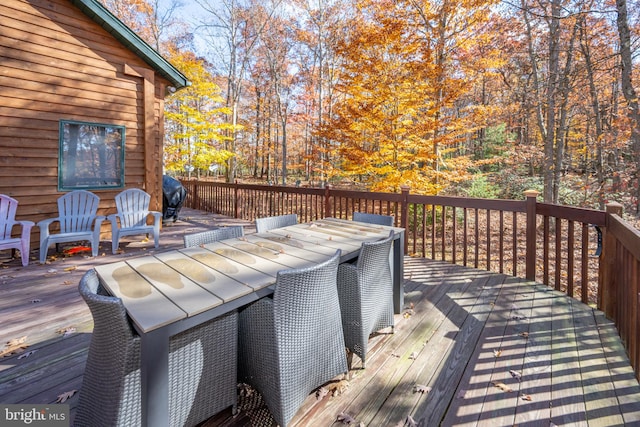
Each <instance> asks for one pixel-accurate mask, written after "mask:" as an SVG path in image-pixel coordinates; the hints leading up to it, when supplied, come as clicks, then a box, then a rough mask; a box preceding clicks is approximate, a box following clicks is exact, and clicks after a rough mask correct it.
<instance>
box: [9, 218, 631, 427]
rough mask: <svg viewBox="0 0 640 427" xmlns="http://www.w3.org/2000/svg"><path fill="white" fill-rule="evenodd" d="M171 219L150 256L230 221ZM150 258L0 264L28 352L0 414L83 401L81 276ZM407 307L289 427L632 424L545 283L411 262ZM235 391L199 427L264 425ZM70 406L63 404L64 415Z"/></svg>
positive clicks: (608, 332)
mask: <svg viewBox="0 0 640 427" xmlns="http://www.w3.org/2000/svg"><path fill="white" fill-rule="evenodd" d="M182 217H183V219H184V220H185V221H181V222H179V223H176V224H175V225H174V226H171V227H165V228H164V229H163V231H162V234H161V244H162V248H161V250H165V249H168V248H173V247H178V246H180V245H181V244H182V234H184V233H185V232H187V233H190V232H195V231H199V230H200V229H203V228H206V227H208V226H211V225H215V224H219V223H223V224H231V223H237V222H235V221H234V220H228V219H225V218H221V217H215V216H212V215H207V214H201V213H198V212H196V211H186V212H183V215H182ZM247 226H248V228H247V232H250V231H251V228H250V227H251V226H250V225H249V224H247ZM102 245H103V251H107V250H108V248H109V247H110V246H109V245H110V242H103V244H102ZM152 250H153V247H152V243H140V242H132V244H131V245H129V246H128V247H127V248H125V251H124V253H123V254H120V255H115V256H113V255H110V251H109V252H108V253H109V255H106V256H101V257H98V258H96V259H85V258H84V257H82V256H73V257H68V258H64V259H58V260H55V261H53V262H52V263H51V264H48V265H44V266H43V265H38V264H37V262H36V263H34V264H32V265H30V266H29V267H26V268H22V267H21V265H20V263H19V261H17V260H10V261H9V260H8V259H7V258H6V257H7V255H4V254H5V252H3V253H2V256H4V258H0V262H2V261H5V262H4V263H3V265H2V271H1V277H0V295H1V296H2V298H0V324H2V330H1V331H0V339H2V340H3V341H4V342H7V341H9V340H12V339H16V338H20V337H22V336H26V337H27V338H26V344H28V347H27V348H26V349H24V351H22V352H21V353H17V354H13V355H10V356H7V357H4V358H2V359H1V361H0V402H1V403H53V402H55V401H56V399H57V398H58V396H59V395H61V394H63V393H65V392H68V391H71V390H79V389H80V386H81V380H82V371H83V367H84V359H85V357H86V350H87V346H88V343H89V339H90V331H91V315H90V314H89V311H88V309H87V308H86V305H84V302H83V301H82V300H81V299H80V297H79V296H78V293H77V283H78V281H79V278H80V276H81V275H82V274H83V273H84V271H86V270H87V269H89V268H91V267H92V266H93V265H95V264H96V263H105V262H112V261H115V260H117V258H118V257H126V256H135V255H141V254H148V253H150V252H151V251H152ZM101 252H102V251H101ZM32 255H33V256H35V253H34V254H32ZM405 304H406V308H405V310H404V312H403V313H402V314H400V315H397V316H396V328H395V333H394V334H388V333H381V334H379V335H377V336H375V337H372V338H371V348H370V352H369V355H368V358H367V368H366V369H364V370H362V369H359V367H358V365H357V363H356V364H355V366H354V368H355V369H353V370H352V371H351V373H350V378H348V382H341V383H334V385H335V384H341V385H343V386H344V385H347V384H348V386H346V387H344V388H343V389H342V390H341V392H340V393H336V395H335V396H334V395H333V393H331V392H329V393H328V394H327V395H326V396H324V397H322V398H317V397H316V396H315V395H311V396H309V397H308V398H307V400H306V401H305V403H304V405H303V406H302V408H301V409H300V411H299V412H298V414H297V415H296V417H295V418H294V420H293V422H292V425H295V426H331V425H335V426H338V425H342V423H340V422H339V421H338V418H339V417H343V418H347V421H348V420H349V418H348V417H351V418H352V419H353V421H351V425H366V426H402V425H421V426H423V427H430V426H436V425H444V426H453V425H455V426H459V425H487V426H491V427H495V426H511V425H518V426H550V425H558V426H562V425H565V426H568V425H571V426H581V425H582V426H587V425H588V426H607V425H640V386H639V385H638V381H637V380H636V379H635V377H634V374H633V370H632V369H631V367H630V365H629V362H628V359H627V357H626V355H625V352H624V349H623V347H622V344H621V343H620V339H619V337H618V335H617V331H616V329H615V327H614V325H613V324H612V323H611V322H610V321H608V320H606V319H605V318H604V316H603V315H602V314H601V313H600V312H598V311H596V310H593V309H591V308H590V307H588V306H586V305H583V304H582V303H580V302H578V301H575V300H572V299H570V298H568V297H566V296H564V295H563V294H560V293H557V292H556V291H553V290H551V289H549V288H547V287H544V286H542V285H537V284H532V283H529V282H526V281H524V280H520V279H516V278H513V277H509V276H504V275H499V274H493V273H488V272H485V271H481V270H475V269H470V268H465V267H460V266H455V265H451V264H447V263H442V262H436V261H430V260H425V259H418V258H406V260H405ZM64 331H67V334H66V336H65V334H64ZM34 350H36V351H35V352H34V353H31V354H30V355H29V356H28V357H22V358H20V357H21V356H25V355H27V354H29V352H30V351H34ZM354 359H355V360H356V361H357V357H356V358H354ZM300 363H304V361H303V360H301V361H300ZM240 391H241V393H240V394H241V396H240V398H239V407H240V413H239V414H238V415H236V416H235V417H233V416H231V411H230V410H228V411H225V412H223V413H221V414H219V415H218V416H216V417H214V418H213V419H211V420H209V421H207V422H205V423H203V425H202V426H201V427H214V426H247V425H254V426H261V425H265V426H267V425H272V421H271V418H270V416H269V413H268V411H267V410H266V408H265V407H264V405H262V403H261V399H260V397H259V395H257V394H256V393H250V390H249V393H247V389H244V388H241V389H240ZM77 399H78V398H77V393H76V394H75V395H73V397H71V398H70V399H69V400H68V401H67V403H69V404H70V405H71V408H72V415H73V408H74V406H75V404H76V403H77ZM414 422H415V424H413V423H414ZM345 424H346V423H345Z"/></svg>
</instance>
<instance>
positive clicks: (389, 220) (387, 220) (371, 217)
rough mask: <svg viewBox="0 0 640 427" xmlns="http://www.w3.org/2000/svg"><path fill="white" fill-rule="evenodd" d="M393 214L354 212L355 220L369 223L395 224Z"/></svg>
mask: <svg viewBox="0 0 640 427" xmlns="http://www.w3.org/2000/svg"><path fill="white" fill-rule="evenodd" d="M393 219H394V217H393V215H380V214H372V213H365V212H354V213H353V220H354V221H359V222H367V223H369V224H376V225H387V226H389V227H391V226H393Z"/></svg>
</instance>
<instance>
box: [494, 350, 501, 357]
mask: <svg viewBox="0 0 640 427" xmlns="http://www.w3.org/2000/svg"><path fill="white" fill-rule="evenodd" d="M501 354H502V350H499V349H498V350H493V356H494V357H500V355H501Z"/></svg>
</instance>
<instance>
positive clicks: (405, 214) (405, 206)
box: [400, 185, 411, 254]
mask: <svg viewBox="0 0 640 427" xmlns="http://www.w3.org/2000/svg"><path fill="white" fill-rule="evenodd" d="M400 191H401V192H402V202H401V205H400V227H402V228H404V230H405V231H404V234H405V239H404V253H405V254H406V253H407V251H408V250H409V236H408V234H409V191H411V187H410V186H408V185H401V186H400Z"/></svg>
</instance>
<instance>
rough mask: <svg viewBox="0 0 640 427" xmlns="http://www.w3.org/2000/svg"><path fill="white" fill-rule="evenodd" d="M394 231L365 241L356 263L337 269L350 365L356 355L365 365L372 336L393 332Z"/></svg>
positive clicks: (342, 265) (363, 366) (343, 326)
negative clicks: (382, 236)
mask: <svg viewBox="0 0 640 427" xmlns="http://www.w3.org/2000/svg"><path fill="white" fill-rule="evenodd" d="M392 242H393V231H391V233H390V234H389V237H387V238H386V239H383V240H378V241H376V242H363V243H362V249H361V250H360V254H359V256H358V261H357V263H355V264H350V263H344V264H340V267H339V268H338V295H339V299H340V312H341V313H342V329H343V331H344V341H345V344H346V346H347V348H348V349H349V367H350V368H351V366H352V365H351V363H352V360H353V355H354V354H356V355H358V356H359V357H360V359H361V360H362V368H363V369H364V368H365V359H366V356H367V345H368V341H369V336H370V335H371V334H372V333H374V332H376V331H379V330H380V329H383V328H386V327H389V326H390V327H391V333H393V327H394V319H393V282H392V280H391V267H390V265H389V253H390V251H391V244H392Z"/></svg>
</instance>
